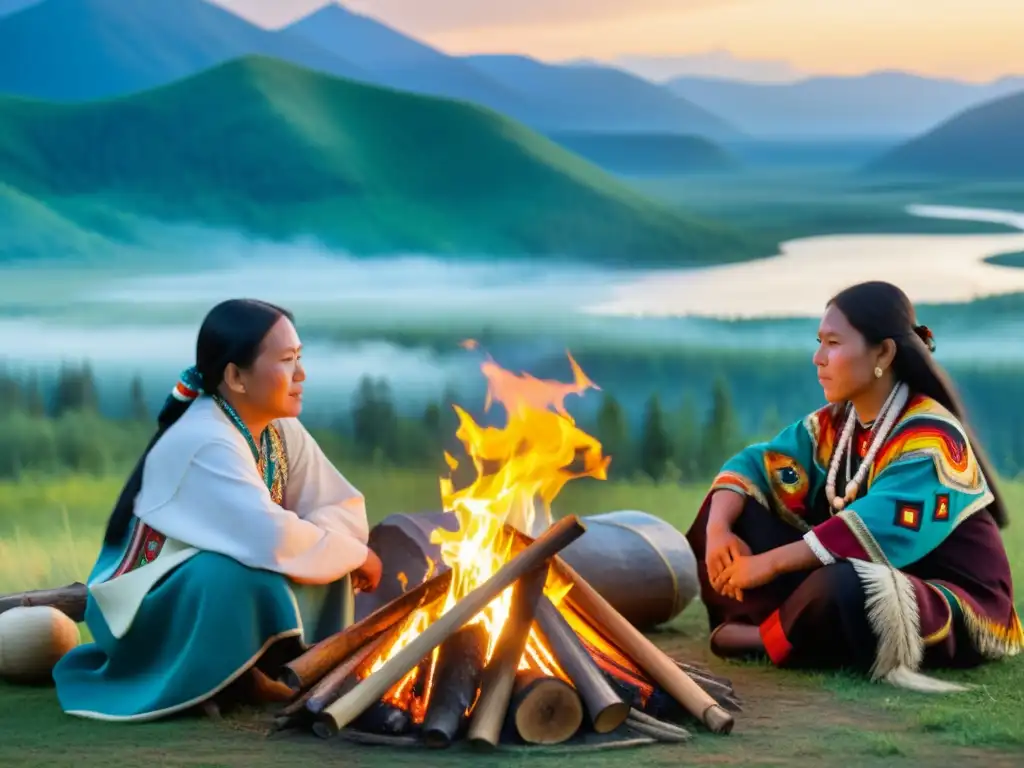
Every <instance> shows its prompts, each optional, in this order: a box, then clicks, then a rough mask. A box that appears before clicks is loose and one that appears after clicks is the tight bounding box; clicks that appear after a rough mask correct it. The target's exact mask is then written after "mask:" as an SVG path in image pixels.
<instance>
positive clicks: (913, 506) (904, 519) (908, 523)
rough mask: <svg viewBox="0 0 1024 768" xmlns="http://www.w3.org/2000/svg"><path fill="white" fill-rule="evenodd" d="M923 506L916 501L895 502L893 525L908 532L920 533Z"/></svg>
mask: <svg viewBox="0 0 1024 768" xmlns="http://www.w3.org/2000/svg"><path fill="white" fill-rule="evenodd" d="M923 516H924V505H923V504H921V503H920V502H916V501H897V502H896V517H895V519H894V520H893V523H894V524H895V525H897V526H899V527H900V528H906V529H907V530H908V531H920V530H921V522H922V517H923Z"/></svg>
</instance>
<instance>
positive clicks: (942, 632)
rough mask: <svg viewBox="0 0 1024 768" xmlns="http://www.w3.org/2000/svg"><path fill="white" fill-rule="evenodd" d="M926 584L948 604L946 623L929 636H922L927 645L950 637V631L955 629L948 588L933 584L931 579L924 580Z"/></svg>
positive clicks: (935, 643)
mask: <svg viewBox="0 0 1024 768" xmlns="http://www.w3.org/2000/svg"><path fill="white" fill-rule="evenodd" d="M924 585H925V586H926V587H928V588H929V589H931V590H932V591H933V592H935V593H937V594H938V596H939V597H941V598H942V600H943V602H945V604H946V623H945V624H943V625H942V626H941V627H940V628H939V629H937V630H935V631H934V632H932V633H931V634H930V635H928V636H927V637H923V638H921V639H922V641H923V642H924V644H925V647H929V646H932V645H937V644H938V643H941V642H942V641H943V640H945V639H946V638H947V637H949V633H950V632H952V631H953V605H952V603H951V602H950V601H951V599H952V598H951V596H950V595H949V594H947V592H946V590H944V589H942V587H941V585H938V584H932V583H931V582H930V581H926V582H924Z"/></svg>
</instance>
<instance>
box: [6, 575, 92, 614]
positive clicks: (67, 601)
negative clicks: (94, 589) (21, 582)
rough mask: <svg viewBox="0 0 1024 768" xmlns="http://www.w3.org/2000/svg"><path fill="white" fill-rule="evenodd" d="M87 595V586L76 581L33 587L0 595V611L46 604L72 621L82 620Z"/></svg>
mask: <svg viewBox="0 0 1024 768" xmlns="http://www.w3.org/2000/svg"><path fill="white" fill-rule="evenodd" d="M88 597H89V588H88V587H86V586H85V584H82V583H81V582H78V581H76V582H74V583H73V584H66V585H64V586H63V587H57V588H56V589H34V590H31V591H29V592H16V593H14V594H12V595H0V613H3V612H4V611H8V610H10V609H11V608H19V607H22V606H25V607H27V606H33V605H48V606H51V607H53V608H56V609H57V610H58V611H60V612H61V613H64V614H65V615H67V616H68V617H69V618H70V619H72V620H73V621H75V622H82V621H84V620H85V604H86V601H87V600H88Z"/></svg>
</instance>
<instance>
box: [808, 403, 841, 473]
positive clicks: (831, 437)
mask: <svg viewBox="0 0 1024 768" xmlns="http://www.w3.org/2000/svg"><path fill="white" fill-rule="evenodd" d="M804 427H805V428H806V429H807V432H808V434H809V435H810V436H811V442H812V443H813V444H814V461H815V463H816V464H817V465H818V468H819V469H821V470H822V471H828V465H829V463H830V462H831V461H832V452H833V451H834V450H835V445H836V437H837V435H836V423H835V408H834V407H833V406H831V405H826V406H825V407H824V408H819V409H818V410H816V411H815V412H814V413H812V414H810V415H809V416H808V417H807V418H806V419H804Z"/></svg>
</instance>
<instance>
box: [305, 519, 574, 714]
mask: <svg viewBox="0 0 1024 768" xmlns="http://www.w3.org/2000/svg"><path fill="white" fill-rule="evenodd" d="M584 531H586V528H584V527H583V525H582V523H580V521H579V520H578V519H577V518H576V517H565V518H562V519H561V520H559V521H558V522H557V523H556V524H555V525H553V526H551V527H550V528H548V529H547V530H546V531H545V532H544V533H543V534H542V535H541V536H540V537H538V538H537V540H536V541H534V542H533V543H532V544H530V546H528V547H527V548H526V549H524V550H523V551H522V552H520V553H519V554H518V555H516V556H515V557H513V558H512V559H511V560H509V561H508V562H507V563H505V564H504V565H503V566H502V567H501V568H499V569H498V570H497V572H495V573H494V575H493V576H491V578H489V579H488V580H487V581H485V582H484V583H483V584H481V585H480V586H478V587H477V588H476V589H474V590H473V591H472V592H470V593H469V594H468V595H466V596H465V597H464V598H462V599H461V600H459V601H458V602H457V603H455V605H453V606H452V608H451V609H450V610H449V611H448V612H447V613H446V614H444V615H443V616H441V617H440V618H438V619H437V621H435V622H434V623H433V624H431V625H430V626H429V627H427V628H426V629H425V630H424V631H423V632H421V633H420V634H419V635H417V636H416V637H415V638H414V639H413V640H412V641H411V642H410V643H409V644H408V645H407V646H405V647H404V648H403V649H402V650H400V651H399V652H398V653H396V654H395V655H394V656H392V657H391V658H390V659H388V661H387V662H385V663H384V666H383V667H381V668H380V669H378V670H377V671H376V672H375V673H374V674H372V675H370V676H369V677H368V678H366V679H365V680H363V681H362V682H361V683H360V684H359V685H357V686H356V687H355V688H354V689H352V690H351V691H349V692H348V693H346V694H345V695H343V696H342V697H341V698H339V699H338V700H337V701H336V702H334V703H333V704H331V705H330V706H328V707H327V708H326V709H324V711H323V713H322V715H323V717H324V724H325V725H327V726H328V731H329V732H333V733H337V732H338V731H339V730H341V729H342V728H344V727H345V726H346V725H348V724H349V723H351V722H352V721H353V720H354V719H355V718H356V717H358V716H359V713H361V712H362V711H363V710H365V709H366V708H367V707H368V706H369V705H370V704H372V703H373V702H374V701H376V700H377V699H379V698H380V697H381V696H382V695H384V694H385V693H386V692H387V690H388V689H389V688H390V687H391V686H392V685H394V684H395V683H397V682H398V681H399V680H401V679H402V677H403V676H405V674H406V673H407V672H408V671H409V670H410V669H412V667H414V666H415V665H416V664H419V662H420V660H421V659H422V658H423V657H425V656H426V655H427V654H428V653H430V652H431V651H433V650H434V648H436V647H437V646H438V645H440V644H441V643H442V642H444V640H445V639H446V638H448V637H449V636H450V635H451V634H452V633H453V632H455V631H456V630H457V629H459V627H461V626H462V625H463V624H465V623H466V622H467V621H469V620H470V619H472V618H473V617H474V616H476V615H477V614H478V613H480V611H482V610H483V609H484V608H486V607H487V606H488V605H489V604H490V603H491V601H493V600H494V599H495V598H496V597H497V596H498V595H500V594H501V593H502V592H503V591H504V590H505V589H507V588H508V587H510V586H512V585H513V584H514V583H515V582H516V581H517V580H518V579H519V578H520V577H521V576H523V575H524V574H526V573H529V572H530V571H532V570H533V569H534V568H536V567H537V566H538V565H540V564H542V563H543V562H545V561H546V560H548V559H550V558H551V556H552V555H554V554H555V553H557V552H558V551H560V550H561V549H563V548H564V547H566V546H568V545H569V544H571V543H572V542H573V541H575V540H576V539H578V538H579V537H580V536H582V535H583V533H584Z"/></svg>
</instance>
